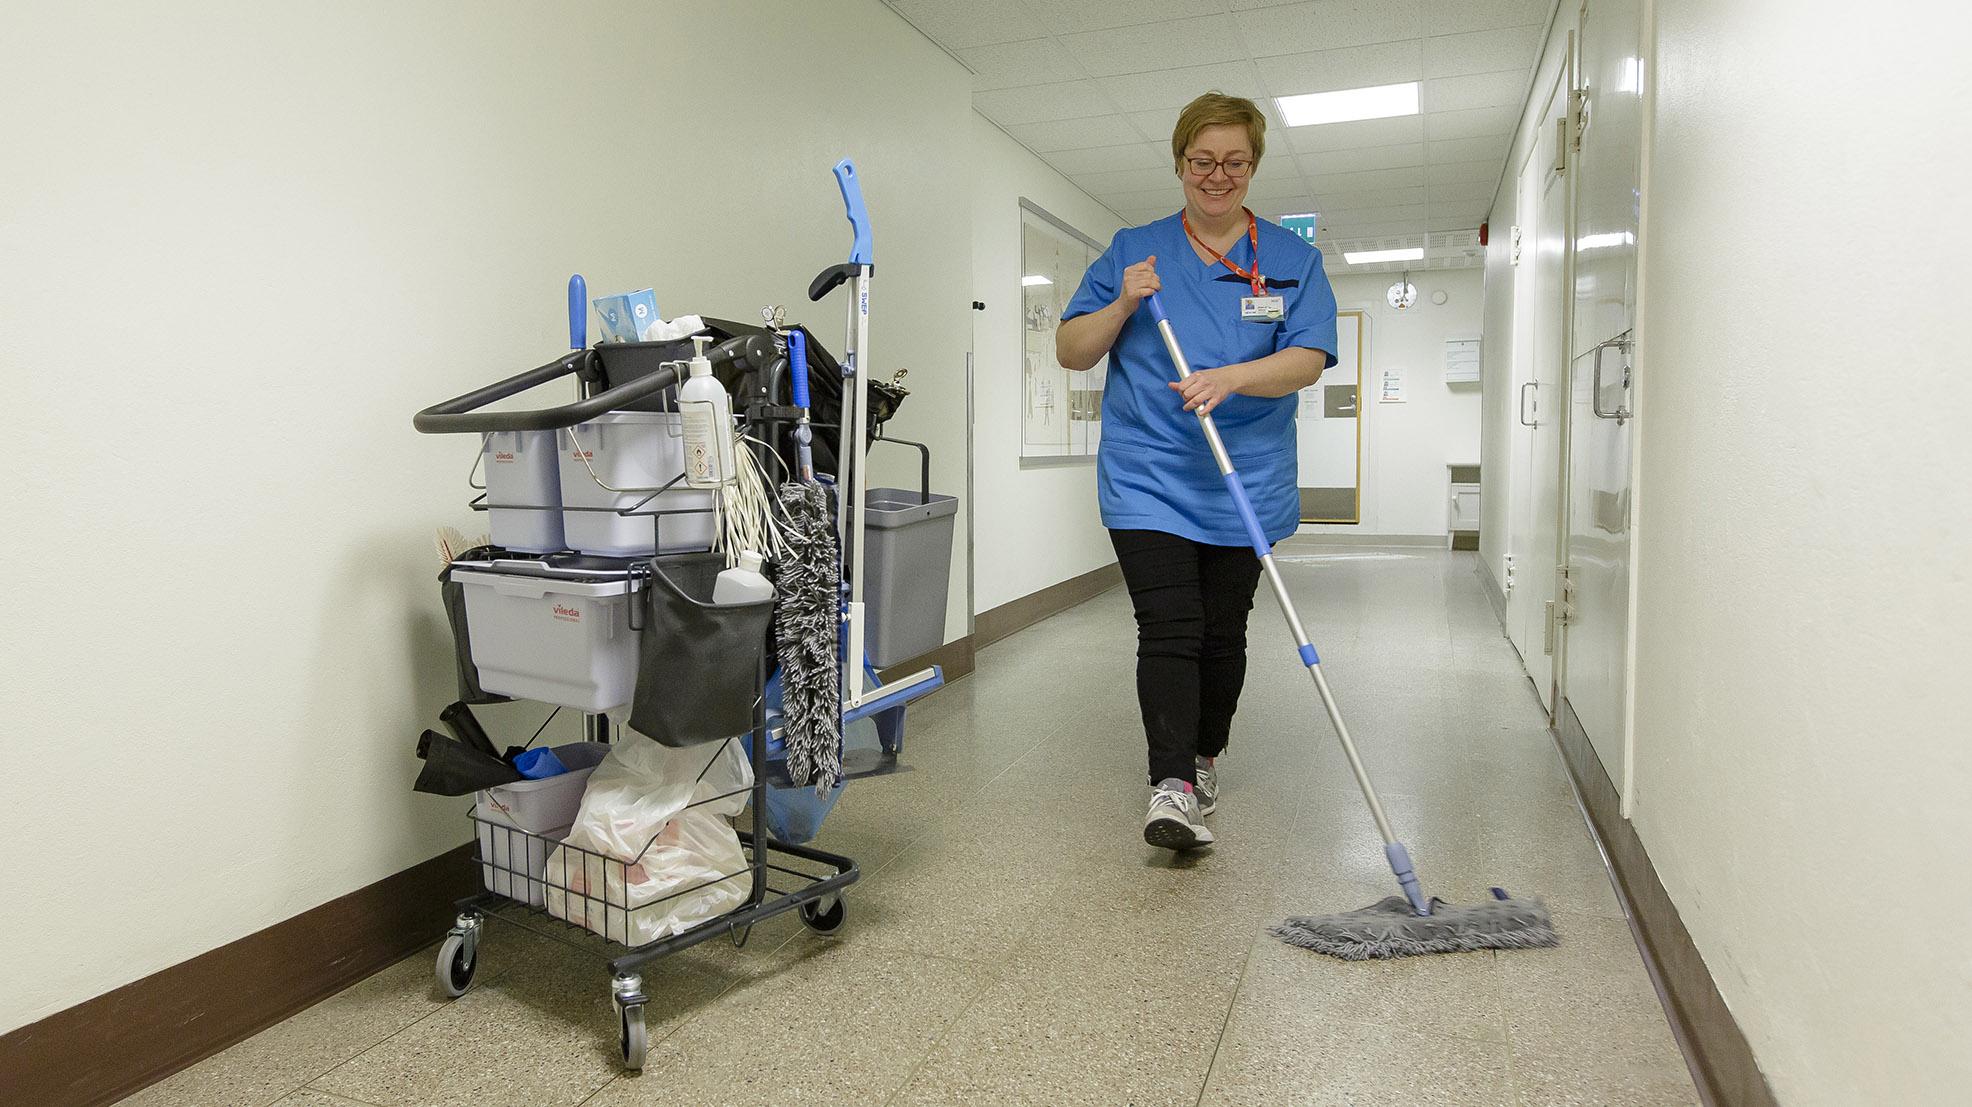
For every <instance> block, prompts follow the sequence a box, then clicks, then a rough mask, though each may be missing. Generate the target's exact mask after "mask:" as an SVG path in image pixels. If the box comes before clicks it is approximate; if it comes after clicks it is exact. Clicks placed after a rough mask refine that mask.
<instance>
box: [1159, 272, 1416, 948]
mask: <svg viewBox="0 0 1972 1107" xmlns="http://www.w3.org/2000/svg"><path fill="white" fill-rule="evenodd" d="M1144 302H1145V303H1146V304H1148V305H1150V314H1151V317H1152V318H1153V319H1155V320H1157V333H1158V334H1159V335H1160V336H1162V337H1163V339H1164V351H1165V352H1166V353H1168V354H1170V355H1171V367H1172V368H1173V369H1176V370H1177V371H1178V379H1179V380H1184V379H1186V378H1188V377H1190V376H1191V362H1189V361H1187V360H1186V359H1185V351H1184V348H1183V347H1181V346H1179V345H1178V336H1177V334H1176V332H1174V331H1172V329H1171V320H1170V318H1169V317H1168V316H1166V315H1165V314H1164V305H1163V304H1162V303H1161V302H1159V301H1158V299H1157V294H1156V293H1154V292H1153V293H1151V295H1150V297H1149V298H1148V299H1146V300H1145V301H1144ZM1198 425H1199V427H1200V428H1201V429H1203V430H1204V431H1205V441H1206V444H1207V445H1209V446H1211V447H1212V460H1214V461H1216V462H1218V463H1219V475H1220V476H1222V477H1224V478H1225V481H1226V491H1228V492H1230V493H1231V494H1232V499H1233V506H1234V507H1236V508H1238V510H1239V518H1240V521H1241V522H1242V523H1244V524H1246V534H1247V537H1248V539H1249V540H1251V541H1252V543H1253V552H1254V553H1256V554H1258V555H1260V565H1261V566H1262V567H1263V568H1264V569H1265V570H1266V572H1267V581H1268V583H1269V584H1271V585H1273V589H1274V599H1276V600H1279V601H1280V610H1281V614H1283V615H1285V616H1287V626H1288V629H1289V630H1291V631H1293V632H1294V642H1295V644H1296V645H1297V646H1298V647H1299V648H1300V656H1301V663H1302V664H1303V665H1306V666H1307V667H1308V672H1309V674H1311V675H1312V676H1313V677H1314V678H1315V691H1317V692H1319V693H1320V694H1321V698H1322V706H1323V707H1324V708H1326V709H1327V710H1328V721H1329V722H1330V723H1331V724H1333V725H1334V727H1335V736H1336V737H1337V738H1338V739H1340V740H1341V742H1342V753H1343V754H1344V755H1345V756H1346V757H1348V759H1349V769H1350V771H1351V772H1354V773H1355V774H1356V785H1357V787H1359V788H1361V789H1362V792H1363V800H1364V801H1365V802H1366V803H1368V804H1369V813H1370V817H1371V818H1374V819H1375V820H1376V832H1377V833H1378V834H1380V835H1382V836H1383V856H1384V857H1385V858H1386V859H1387V860H1388V861H1389V862H1390V871H1391V872H1392V873H1394V874H1396V877H1397V883H1398V884H1399V885H1400V886H1401V887H1402V888H1403V890H1404V898H1405V899H1407V900H1409V901H1410V904H1411V909H1412V910H1414V911H1416V912H1417V913H1418V914H1419V915H1429V914H1430V913H1431V901H1430V900H1429V899H1428V898H1426V897H1425V895H1424V890H1423V889H1422V888H1421V887H1419V885H1418V880H1417V874H1416V873H1415V872H1414V871H1412V868H1411V855H1410V851H1409V850H1407V849H1405V848H1404V844H1403V843H1402V842H1400V841H1398V840H1397V834H1396V832H1395V831H1394V830H1392V829H1391V828H1390V817H1389V816H1388V815H1386V814H1384V812H1383V803H1382V801H1380V800H1378V799H1377V798H1376V786H1375V785H1373V784H1371V783H1370V779H1369V770H1368V769H1366V768H1364V767H1363V759H1362V757H1361V756H1360V755H1358V754H1357V753H1356V743H1355V741H1354V740H1353V739H1351V738H1350V737H1349V727H1348V726H1347V724H1345V723H1343V721H1342V712H1341V711H1340V710H1339V709H1337V708H1336V706H1335V696H1334V695H1333V694H1332V693H1330V692H1329V690H1328V678H1327V677H1324V676H1323V675H1322V665H1321V658H1320V657H1319V656H1317V655H1316V653H1315V647H1314V644H1313V643H1311V642H1309V641H1308V632H1307V630H1306V629H1304V628H1303V627H1302V626H1301V615H1300V613H1299V612H1297V611H1296V610H1295V609H1294V601H1293V600H1291V599H1289V598H1288V596H1287V585H1286V584H1284V583H1283V582H1282V581H1281V579H1280V568H1279V566H1277V565H1275V564H1274V549H1273V544H1272V543H1271V542H1268V541H1267V533H1266V531H1264V530H1262V529H1261V528H1260V519H1259V517H1258V516H1257V515H1255V514H1254V512H1253V502H1252V501H1251V500H1249V499H1248V498H1247V496H1246V486H1245V485H1242V484H1241V483H1239V473H1238V472H1237V471H1236V470H1235V469H1234V468H1233V463H1232V456H1231V455H1230V454H1228V453H1226V444H1225V442H1224V440H1222V439H1221V438H1220V437H1219V428H1218V427H1217V426H1216V425H1214V424H1213V422H1212V416H1211V415H1209V414H1207V413H1206V412H1204V411H1202V410H1201V411H1199V412H1198Z"/></svg>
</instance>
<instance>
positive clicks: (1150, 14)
mask: <svg viewBox="0 0 1972 1107" xmlns="http://www.w3.org/2000/svg"><path fill="white" fill-rule="evenodd" d="M946 2H947V3H952V4H958V3H970V2H971V0H946ZM1034 7H1035V10H1036V11H1037V12H1038V13H1039V15H1040V18H1041V20H1042V21H1043V22H1045V23H1046V24H1047V25H1048V29H1049V30H1051V31H1053V32H1054V33H1055V34H1058V35H1071V34H1075V33H1077V32H1080V31H1102V30H1109V29H1112V28H1117V27H1132V26H1136V25H1138V24H1143V23H1162V22H1166V21H1168V20H1173V19H1185V18H1187V17H1195V16H1205V15H1216V16H1219V17H1220V18H1221V19H1223V18H1224V17H1225V11H1226V6H1225V4H1223V3H1221V2H1220V0H1070V2H1067V3H1058V2H1049V0H1042V2H1040V3H1037V4H1035V5H1034Z"/></svg>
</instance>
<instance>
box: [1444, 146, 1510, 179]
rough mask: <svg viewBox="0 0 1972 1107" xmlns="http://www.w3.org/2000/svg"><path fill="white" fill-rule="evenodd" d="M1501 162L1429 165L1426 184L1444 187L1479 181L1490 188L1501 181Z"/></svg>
mask: <svg viewBox="0 0 1972 1107" xmlns="http://www.w3.org/2000/svg"><path fill="white" fill-rule="evenodd" d="M1502 151H1504V146H1502ZM1500 162H1501V159H1499V158H1489V159H1487V160H1485V161H1453V162H1445V163H1442V164H1439V165H1429V166H1426V167H1425V169H1424V183H1425V184H1431V185H1442V184H1463V183H1466V182H1470V181H1477V182H1479V183H1481V184H1484V185H1487V186H1488V187H1490V186H1492V185H1493V184H1495V183H1497V182H1498V181H1499V179H1500Z"/></svg>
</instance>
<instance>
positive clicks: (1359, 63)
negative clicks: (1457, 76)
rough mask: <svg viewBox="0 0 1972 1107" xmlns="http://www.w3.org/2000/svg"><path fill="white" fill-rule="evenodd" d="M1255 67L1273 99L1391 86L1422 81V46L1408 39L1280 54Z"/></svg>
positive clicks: (1419, 41)
mask: <svg viewBox="0 0 1972 1107" xmlns="http://www.w3.org/2000/svg"><path fill="white" fill-rule="evenodd" d="M1255 64H1256V65H1258V66H1259V69H1260V77H1261V79H1262V80H1264V81H1266V82H1267V91H1268V92H1270V93H1272V94H1273V95H1275V96H1294V95H1297V94H1299V93H1303V92H1332V91H1334V90H1336V89H1338V88H1364V87H1367V86H1369V85H1394V84H1399V83H1401V82H1404V81H1416V80H1420V79H1422V78H1423V76H1424V43H1423V42H1422V41H1421V40H1419V39H1410V40H1408V41H1405V42H1379V43H1374V44H1372V45H1369V46H1356V47H1351V48H1349V49H1346V50H1320V51H1316V52H1315V53H1312V54H1282V55H1279V56H1278V57H1265V58H1260V59H1259V60H1258V61H1257V62H1256V63H1255Z"/></svg>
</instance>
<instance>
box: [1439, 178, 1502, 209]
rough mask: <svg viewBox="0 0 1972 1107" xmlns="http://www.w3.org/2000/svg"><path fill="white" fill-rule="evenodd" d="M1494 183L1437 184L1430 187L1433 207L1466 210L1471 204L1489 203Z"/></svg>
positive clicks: (1494, 181)
mask: <svg viewBox="0 0 1972 1107" xmlns="http://www.w3.org/2000/svg"><path fill="white" fill-rule="evenodd" d="M1498 183H1499V182H1498V181H1497V180H1493V181H1462V182H1460V183H1458V184H1437V185H1432V186H1430V193H1431V201H1430V202H1431V206H1432V207H1434V208H1437V207H1443V208H1445V209H1447V210H1456V209H1461V208H1464V207H1465V206H1466V205H1469V204H1484V203H1489V202H1490V201H1491V200H1492V198H1493V192H1494V186H1495V185H1497V184H1498Z"/></svg>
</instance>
